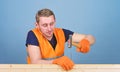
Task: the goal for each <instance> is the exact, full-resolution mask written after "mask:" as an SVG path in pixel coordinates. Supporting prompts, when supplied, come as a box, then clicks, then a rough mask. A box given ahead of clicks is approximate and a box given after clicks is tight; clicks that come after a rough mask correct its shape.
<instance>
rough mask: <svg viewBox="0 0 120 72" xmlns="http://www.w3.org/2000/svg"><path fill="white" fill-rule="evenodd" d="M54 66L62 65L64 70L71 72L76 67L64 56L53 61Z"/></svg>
mask: <svg viewBox="0 0 120 72" xmlns="http://www.w3.org/2000/svg"><path fill="white" fill-rule="evenodd" d="M53 64H58V65H60V66H61V67H62V68H63V69H64V70H71V69H72V68H73V66H74V63H73V61H72V60H70V59H69V58H68V57H67V56H62V57H60V58H57V59H55V60H53Z"/></svg>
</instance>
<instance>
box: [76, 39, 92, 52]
mask: <svg viewBox="0 0 120 72" xmlns="http://www.w3.org/2000/svg"><path fill="white" fill-rule="evenodd" d="M79 44H80V46H81V48H77V49H76V50H77V52H82V53H87V52H89V51H90V42H89V41H88V40H87V39H83V40H81V41H80V42H79Z"/></svg>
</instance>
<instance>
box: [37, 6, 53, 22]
mask: <svg viewBox="0 0 120 72" xmlns="http://www.w3.org/2000/svg"><path fill="white" fill-rule="evenodd" d="M51 15H53V16H54V19H55V15H54V13H53V11H52V10H50V9H47V8H44V9H41V10H39V11H38V12H37V14H36V16H35V18H36V22H37V23H38V22H39V18H40V17H49V16H51Z"/></svg>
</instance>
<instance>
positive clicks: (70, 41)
mask: <svg viewBox="0 0 120 72" xmlns="http://www.w3.org/2000/svg"><path fill="white" fill-rule="evenodd" d="M71 47H72V35H69V39H68V48H71Z"/></svg>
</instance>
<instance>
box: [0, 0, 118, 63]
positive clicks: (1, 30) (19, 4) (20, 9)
mask: <svg viewBox="0 0 120 72" xmlns="http://www.w3.org/2000/svg"><path fill="white" fill-rule="evenodd" d="M42 8H50V9H51V10H53V11H54V13H55V15H56V19H57V25H56V26H57V27H61V28H66V29H69V30H72V31H74V32H78V33H82V34H92V35H93V36H94V37H95V38H96V43H95V44H94V45H93V46H91V51H90V52H89V53H87V54H82V53H77V52H76V51H75V47H72V48H71V49H68V48H67V44H66V49H65V55H67V56H68V57H70V58H71V59H72V60H73V61H74V62H75V63H79V64H96V63H97V64H99V63H102V64H104V63H105V64H113V63H114V64H117V63H120V29H119V28H120V0H0V64H24V63H26V47H25V41H26V36H27V32H28V31H29V30H30V29H32V28H34V23H35V17H34V16H35V14H36V12H37V11H38V10H39V9H42Z"/></svg>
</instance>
